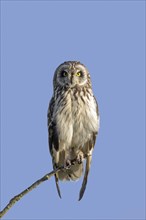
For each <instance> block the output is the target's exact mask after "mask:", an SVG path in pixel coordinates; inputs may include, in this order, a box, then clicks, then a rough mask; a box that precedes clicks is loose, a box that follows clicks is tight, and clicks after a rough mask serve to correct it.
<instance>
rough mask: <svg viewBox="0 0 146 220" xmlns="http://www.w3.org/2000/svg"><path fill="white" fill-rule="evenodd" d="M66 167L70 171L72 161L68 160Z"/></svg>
mask: <svg viewBox="0 0 146 220" xmlns="http://www.w3.org/2000/svg"><path fill="white" fill-rule="evenodd" d="M64 167H65V168H66V169H69V168H70V167H71V161H70V160H69V159H67V160H66V161H65V165H64Z"/></svg>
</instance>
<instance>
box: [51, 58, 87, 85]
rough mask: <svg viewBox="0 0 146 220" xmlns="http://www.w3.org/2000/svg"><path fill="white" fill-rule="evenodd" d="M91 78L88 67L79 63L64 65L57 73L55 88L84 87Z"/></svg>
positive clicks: (55, 75)
mask: <svg viewBox="0 0 146 220" xmlns="http://www.w3.org/2000/svg"><path fill="white" fill-rule="evenodd" d="M89 78H90V76H89V73H88V70H87V69H86V67H85V66H84V65H83V64H81V63H80V62H77V61H67V62H64V63H62V64H61V65H60V66H59V67H58V68H57V69H56V71H55V74H54V86H56V85H59V86H61V87H70V88H73V87H75V86H84V85H85V84H86V83H87V82H88V80H89Z"/></svg>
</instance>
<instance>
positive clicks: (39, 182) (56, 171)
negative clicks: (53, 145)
mask: <svg viewBox="0 0 146 220" xmlns="http://www.w3.org/2000/svg"><path fill="white" fill-rule="evenodd" d="M72 165H73V164H72ZM62 169H67V168H66V167H59V168H57V169H56V170H53V171H51V172H50V173H47V174H46V175H45V176H43V177H42V178H41V179H39V180H37V181H36V182H34V183H33V184H32V185H31V186H29V187H28V188H27V189H25V190H23V191H22V192H21V193H19V194H18V195H16V196H14V197H13V198H12V199H11V200H10V202H9V203H8V204H7V205H6V207H5V208H4V209H3V210H2V211H1V212H0V218H1V217H3V216H4V215H5V214H6V213H7V212H8V211H9V209H10V208H11V207H12V206H13V205H14V204H15V203H16V202H18V201H19V200H20V199H21V198H22V197H23V196H24V195H26V194H27V193H29V192H30V191H31V190H33V189H34V188H36V187H37V186H38V185H40V184H41V183H42V182H44V181H46V180H48V179H49V178H50V177H52V176H53V175H54V174H56V173H58V172H59V171H60V170H62Z"/></svg>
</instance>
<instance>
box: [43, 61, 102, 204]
mask: <svg viewBox="0 0 146 220" xmlns="http://www.w3.org/2000/svg"><path fill="white" fill-rule="evenodd" d="M53 86H54V93H53V97H52V99H51V101H50V103H49V108H48V115H47V116H48V134H49V149H50V154H51V156H52V163H53V168H54V169H56V168H58V167H60V166H64V167H68V169H62V170H60V171H59V172H58V173H57V174H56V175H55V181H56V187H57V191H58V194H59V196H60V198H61V193H60V189H59V184H58V181H59V180H73V181H74V180H77V179H79V178H80V177H81V175H82V173H83V167H84V165H83V160H84V159H85V160H86V167H85V174H84V178H83V183H82V187H81V190H80V194H79V200H81V198H82V197H83V194H84V191H85V188H86V184H87V179H88V174H89V170H90V164H91V159H92V152H93V148H94V145H95V141H96V135H97V133H98V130H99V112H98V105H97V102H96V99H95V97H94V95H93V91H92V87H91V80H90V74H89V72H88V70H87V68H86V67H85V66H84V65H83V64H81V63H80V62H77V61H67V62H64V63H62V64H61V65H60V66H59V67H58V68H57V69H56V71H55V73H54V79H53ZM72 161H75V162H76V163H75V165H72V166H71V164H72V163H71V162H72Z"/></svg>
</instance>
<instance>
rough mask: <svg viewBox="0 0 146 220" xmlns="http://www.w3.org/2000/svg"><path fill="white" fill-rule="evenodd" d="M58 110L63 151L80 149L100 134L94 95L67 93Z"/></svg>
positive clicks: (57, 122) (58, 128)
mask: <svg viewBox="0 0 146 220" xmlns="http://www.w3.org/2000/svg"><path fill="white" fill-rule="evenodd" d="M59 103H60V104H58V107H57V108H56V124H57V133H58V136H59V141H60V147H62V148H63V149H69V148H79V147H83V145H84V144H85V143H86V142H87V141H88V140H89V139H90V137H91V135H92V134H93V132H94V133H97V132H98V129H99V118H98V115H97V109H96V108H97V106H96V102H95V99H94V96H93V94H92V93H89V94H88V95H87V96H85V95H83V92H78V93H76V95H75V93H74V91H73V90H71V92H69V93H67V94H66V96H65V99H64V100H62V101H59Z"/></svg>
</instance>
